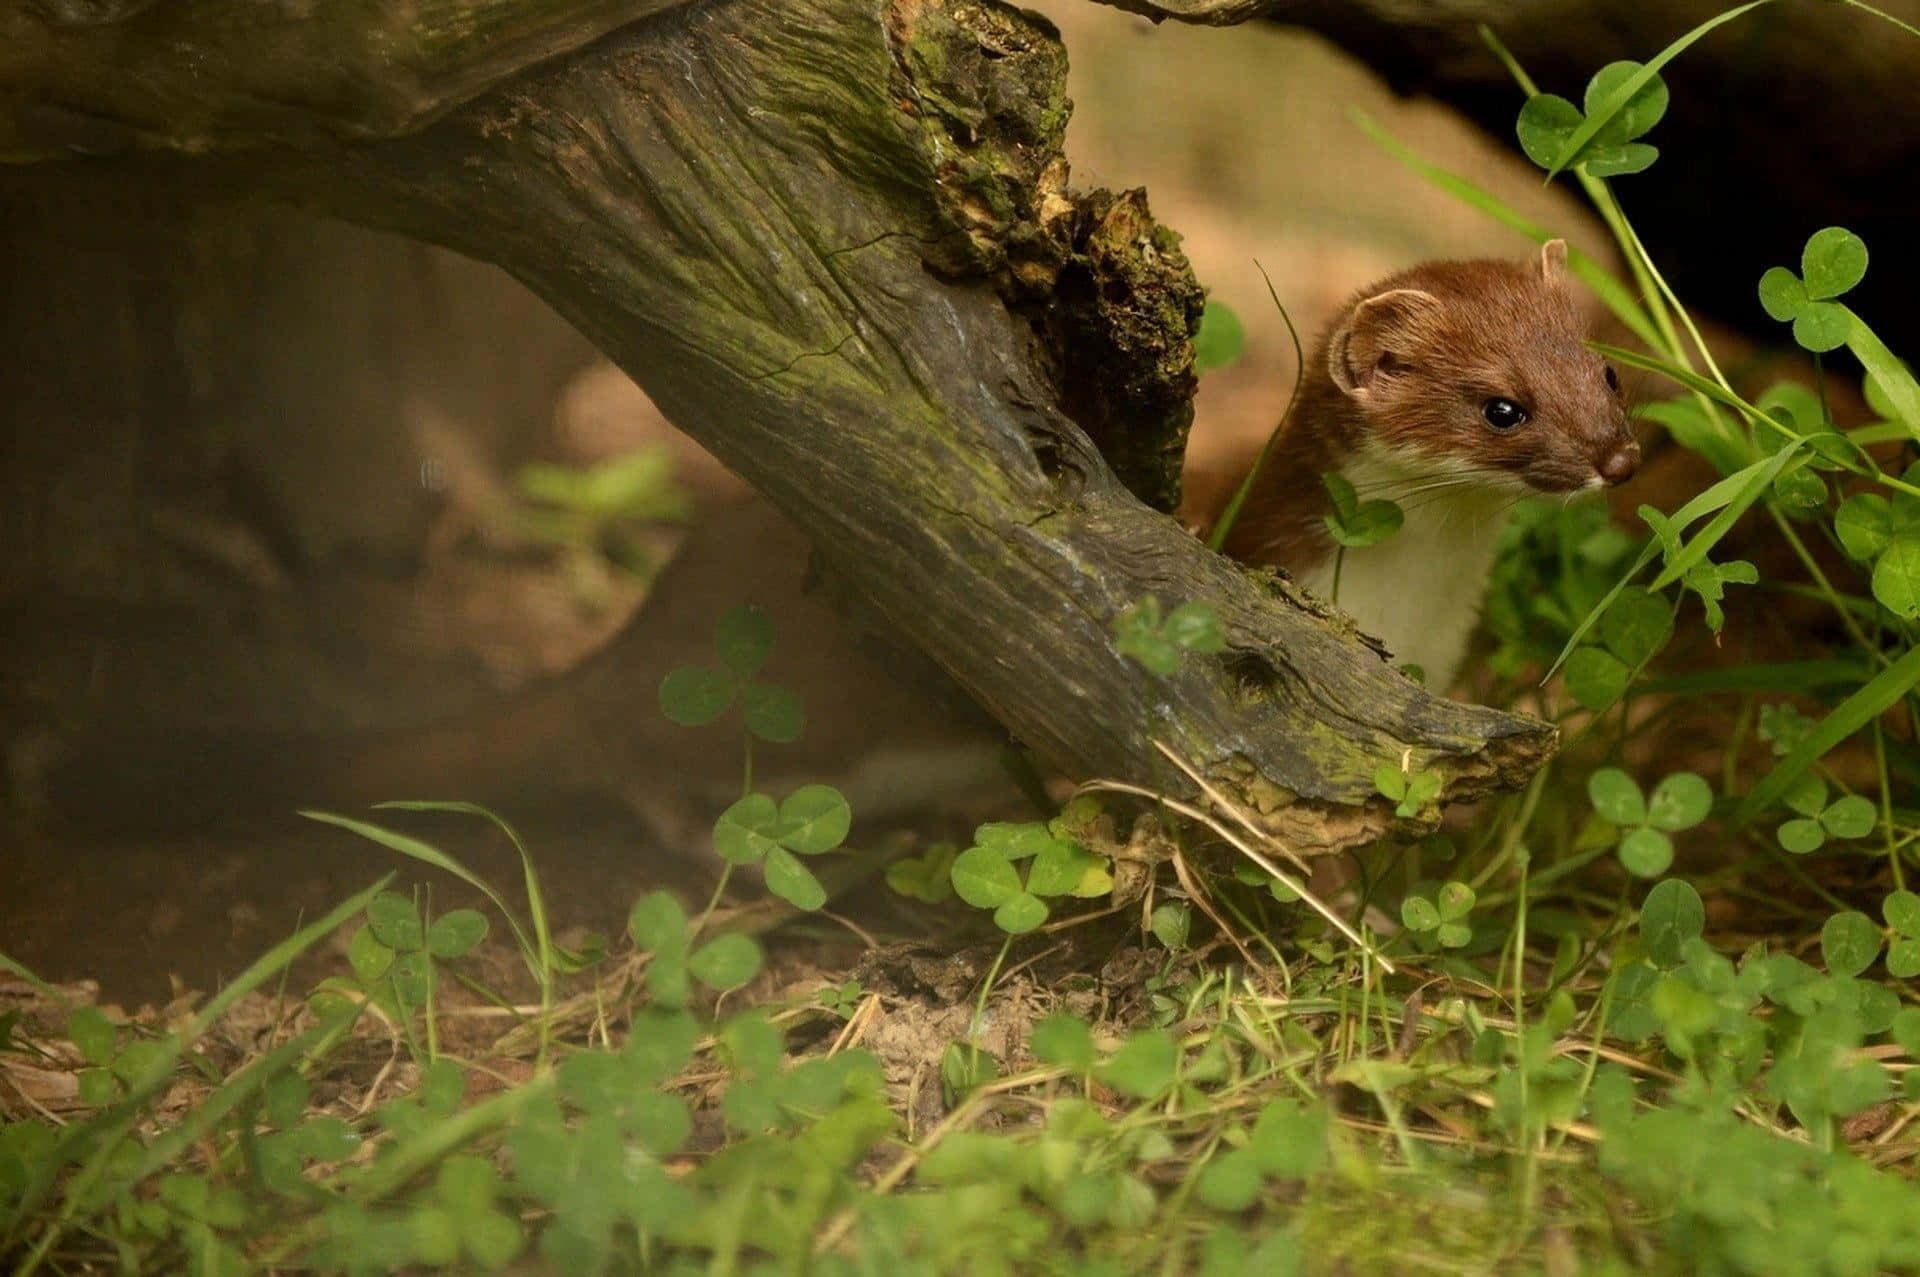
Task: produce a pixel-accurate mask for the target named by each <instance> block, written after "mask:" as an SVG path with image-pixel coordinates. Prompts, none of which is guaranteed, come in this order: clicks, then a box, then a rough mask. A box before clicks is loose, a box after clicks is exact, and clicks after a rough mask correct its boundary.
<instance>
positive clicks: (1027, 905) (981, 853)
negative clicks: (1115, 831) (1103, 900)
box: [948, 821, 1113, 935]
mask: <svg viewBox="0 0 1920 1277" xmlns="http://www.w3.org/2000/svg"><path fill="white" fill-rule="evenodd" d="M973 841H974V845H973V846H971V847H969V848H967V849H966V850H965V851H963V852H961V853H960V854H959V855H958V856H955V857H954V859H953V865H952V868H951V869H950V870H949V871H948V874H949V877H950V879H951V880H952V883H953V890H954V892H955V894H957V895H958V896H959V897H960V898H961V899H962V900H964V901H966V902H967V903H968V904H970V905H972V906H973V907H974V908H976V909H991V910H993V921H994V924H995V925H996V926H998V927H999V928H1000V929H1001V930H1002V931H1005V932H1007V933H1009V934H1011V935H1018V934H1020V933H1022V932H1026V931H1031V930H1033V929H1034V928H1035V927H1037V926H1039V925H1040V924H1041V923H1043V922H1045V921H1046V920H1047V915H1048V906H1047V902H1046V900H1045V899H1043V897H1051V896H1066V895H1072V896H1096V895H1104V894H1106V893H1107V892H1108V891H1110V890H1112V887H1113V878H1112V875H1111V873H1110V871H1109V870H1108V868H1107V862H1106V861H1105V860H1103V859H1102V858H1101V857H1099V856H1097V855H1095V854H1093V853H1092V852H1090V851H1088V850H1087V849H1086V848H1085V847H1083V846H1081V845H1080V844H1079V843H1078V842H1076V841H1075V840H1074V839H1072V838H1066V837H1062V836H1060V835H1058V834H1056V833H1054V831H1053V830H1052V829H1051V828H1049V827H1048V826H1047V825H1046V824H1043V823H1041V822H1038V821H1030V822H1026V823H1020V824H1014V823H1010V822H1003V821H990V822H988V823H987V824H984V825H981V826H980V827H979V828H978V829H976V830H974V834H973ZM1028 860H1030V861H1032V862H1033V863H1032V864H1031V865H1029V866H1028V867H1027V871H1026V876H1025V878H1024V879H1023V878H1022V876H1021V872H1020V869H1019V867H1018V862H1020V861H1028Z"/></svg>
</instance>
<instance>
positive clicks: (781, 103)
mask: <svg viewBox="0 0 1920 1277" xmlns="http://www.w3.org/2000/svg"><path fill="white" fill-rule="evenodd" d="M1064 70H1065V65H1064V57H1063V55H1062V53H1061V51H1060V48H1059V46H1058V43H1057V41H1056V40H1055V39H1054V35H1053V32H1052V31H1051V29H1050V28H1048V27H1047V26H1046V25H1045V24H1043V23H1041V22H1039V21H1037V20H1035V19H1032V18H1030V17H1028V16H1026V15H1023V14H1021V13H1019V12H1018V11H1016V10H1013V9H1009V8H1005V7H1003V6H1000V5H997V4H993V3H985V2H982V0H894V3H891V4H888V3H883V2H882V0H726V2H722V3H708V4H699V5H688V6H684V7H681V8H678V9H676V10H673V11H672V12H668V13H663V14H659V15H657V16H655V17H652V18H649V19H646V20H644V21H642V22H638V23H635V24H633V25H631V26H629V27H627V28H625V29H623V30H622V31H620V32H619V33H618V34H617V35H615V36H613V37H610V38H608V39H607V40H604V41H602V42H600V43H599V44H598V45H596V46H595V47H594V48H592V49H589V50H586V51H584V52H582V53H579V54H576V55H574V56H571V57H569V58H567V59H564V60H563V61H561V62H560V63H558V64H553V65H545V66H541V67H538V68H535V69H533V70H532V71H530V72H528V73H527V74H525V75H523V76H521V77H519V78H518V79H516V80H513V81H511V82H509V83H507V84H505V85H504V86H502V87H501V88H500V89H499V90H498V91H497V92H495V93H493V94H490V95H488V96H487V97H484V98H481V99H478V100H476V101H474V102H472V103H470V104H469V105H468V106H465V107H462V108H460V109H458V110H456V111H454V112H452V113H451V114H449V115H447V116H446V117H445V118H443V119H441V120H440V121H438V122H437V123H435V124H433V125H432V126H431V127H429V128H426V129H424V130H422V131H420V132H417V133H414V134H411V135H409V136H405V137H400V138H395V139H392V140H388V141H381V142H376V143H368V144H364V145H356V146H352V147H348V148H345V149H341V150H338V151H337V152H331V153H320V152H292V151H284V150H282V151H273V152H266V153H256V154H251V155H246V156H229V157H227V158H224V159H221V160H219V161H202V162H201V163H202V164H203V166H204V169H205V171H206V172H208V173H209V174H210V175H213V174H217V175H219V176H221V177H222V178H224V179H225V180H226V181H228V182H230V183H231V184H232V185H233V186H234V187H236V188H238V187H244V188H248V189H266V190H268V191H270V192H272V193H274V194H276V195H278V196H279V197H282V198H286V199H290V200H293V201H296V202H298V203H300V204H302V205H303V206H306V207H310V208H315V209H321V210H325V211H328V212H332V213H335V214H337V215H339V216H342V217H346V218H349V219H351V220H356V221H360V222H363V223H367V224H371V225H377V226H382V227H388V228H392V229H397V230H401V231H403V232H405V233H407V234H410V235H414V236H417V237H419V238H422V239H428V240H432V241H435V242H439V243H442V244H446V245H448V246H451V247H453V248H456V249H458V250H460V251H462V252H465V253H469V254H471V255H473V256H476V257H480V258H483V259H485V260H489V261H493V262H496V263H498V264H500V265H502V266H504V267H505V268H506V269H507V270H509V271H510V272H511V273H513V274H514V275H516V276H518V277H519V278H520V279H521V280H523V281H524V282H525V283H527V284H528V285H529V286H530V287H531V288H532V289H533V290H534V291H535V292H537V293H539V294H540V295H541V296H543V297H545V298H546V299H547V300H548V301H549V302H550V303H552V304H553V306H554V307H555V308H556V309H557V310H558V311H559V312H560V313H561V314H562V315H564V316H565V317H567V318H568V319H570V320H571V321H572V322H573V323H574V324H575V325H576V326H578V327H579V328H580V330H581V331H582V332H584V333H585V334H587V336H588V337H589V338H590V339H591V340H593V341H594V342H595V344H597V345H598V346H599V347H600V348H601V349H602V350H603V351H605V352H606V353H607V354H608V355H609V356H610V357H612V358H613V359H614V360H615V361H616V362H618V363H619V364H620V365H621V366H622V367H623V368H625V369H626V370H627V371H628V372H629V373H630V374H632V375H633V376H634V378H635V380H636V381H638V382H639V383H640V384H641V385H642V386H643V387H644V388H645V389H646V390H647V392H648V393H649V394H650V395H651V396H652V397H653V398H654V400H655V401H656V402H657V403H658V404H659V405H660V406H661V407H662V409H663V410H664V411H665V412H666V413H667V415H668V416H669V417H670V418H671V419H672V420H673V421H674V422H675V423H676V424H678V425H679V426H681V427H682V428H683V429H685V430H686V431H688V432H689V433H690V434H692V435H693V436H694V437H695V438H696V439H698V440H699V441H700V442H701V443H703V444H704V445H706V446H707V447H708V448H709V449H711V450H712V451H713V452H714V453H715V454H716V455H717V456H719V457H720V458H721V460H723V461H725V462H726V463H727V464H728V465H729V466H731V467H733V468H734V469H735V470H736V471H738V472H739V473H740V474H741V475H742V476H743V477H744V478H745V479H746V480H747V481H748V482H750V483H751V484H752V485H753V486H754V487H756V488H757V489H759V490H760V491H761V492H762V493H763V494H764V495H766V496H767V497H768V498H769V499H770V500H771V501H772V502H773V504H774V505H776V506H777V507H778V508H779V509H780V510H781V511H783V512H784V513H785V514H786V515H788V516H789V517H790V518H792V519H793V520H794V521H795V522H796V523H798V524H799V525H800V526H801V528H802V529H803V530H804V531H805V532H806V533H807V535H808V536H809V537H810V538H812V539H813V541H814V542H815V544H816V546H817V548H818V549H819V550H820V552H821V553H822V554H823V555H824V557H825V558H826V560H827V561H828V563H829V564H831V565H832V566H833V567H834V568H835V569H836V570H837V571H838V573H839V574H840V575H841V576H842V577H843V578H844V580H845V581H846V582H847V583H848V584H849V586H850V587H851V588H852V589H853V590H855V591H856V592H857V593H858V594H859V595H860V596H861V598H862V600H863V602H865V603H866V604H868V605H870V606H871V607H872V608H873V609H874V610H875V611H877V612H878V613H879V615H880V616H882V617H883V618H885V620H886V621H887V622H888V623H889V624H890V625H891V626H893V627H894V628H895V629H897V630H898V631H899V632H900V633H901V634H902V635H904V636H905V637H907V638H908V639H909V640H911V641H912V642H913V643H914V644H915V645H917V646H918V647H920V648H921V649H923V650H924V651H925V652H926V653H927V654H929V655H930V656H931V657H932V658H933V659H934V660H935V661H936V662H937V663H938V664H939V665H940V666H941V667H943V668H944V669H945V670H946V671H947V672H948V673H949V674H951V675H952V676H953V677H954V678H955V679H956V680H957V681H958V682H959V684H960V685H961V686H962V687H963V688H964V689H965V690H966V691H967V692H968V693H970V694H971V695H972V696H973V697H974V698H975V699H976V700H978V701H979V702H980V703H981V704H982V705H983V706H985V707H986V708H987V709H989V710H990V711H991V712H992V713H994V714H995V715H996V716H997V717H998V718H999V719H1000V720H1001V721H1002V722H1004V723H1005V724H1006V725H1007V726H1008V727H1009V728H1011V729H1012V731H1013V732H1014V733H1015V734H1016V735H1017V736H1018V737H1019V738H1020V739H1022V740H1023V741H1025V742H1026V743H1027V744H1029V745H1031V746H1033V747H1034V748H1035V749H1036V750H1037V751H1038V752H1039V753H1040V754H1041V755H1042V756H1043V757H1044V758H1046V759H1047V760H1048V761H1050V762H1052V763H1054V764H1055V765H1057V766H1059V767H1061V768H1062V769H1064V770H1066V771H1068V772H1071V773H1074V774H1081V775H1085V774H1105V775H1113V776H1122V777H1126V778H1130V779H1133V780H1136V781H1143V782H1147V783H1153V784H1158V785H1161V786H1163V787H1166V788H1168V789H1169V790H1172V791H1176V792H1184V791H1186V790H1187V789H1188V786H1187V785H1186V784H1185V782H1184V781H1183V780H1182V779H1181V778H1180V777H1179V776H1178V775H1177V774H1175V773H1173V772H1171V770H1170V769H1169V768H1168V767H1167V766H1166V764H1165V763H1164V761H1163V760H1162V758H1161V757H1160V755H1159V753H1158V751H1157V750H1156V748H1155V744H1154V742H1156V741H1164V742H1165V743H1166V744H1167V745H1169V746H1170V747H1171V748H1172V749H1173V750H1175V751H1176V752H1177V753H1178V754H1180V755H1181V756H1183V757H1184V758H1186V759H1189V760H1191V761H1192V762H1193V763H1194V764H1195V765H1197V766H1198V767H1200V768H1201V769H1202V770H1203V771H1205V772H1207V773H1209V774H1210V775H1212V776H1213V777H1214V778H1215V779H1216V780H1218V781H1219V782H1220V783H1221V784H1222V785H1223V787H1224V788H1225V789H1226V790H1227V791H1228V792H1229V793H1230V794H1232V795H1234V796H1236V797H1237V798H1239V799H1240V800H1241V801H1243V802H1244V803H1246V804H1247V805H1248V806H1249V807H1251V808H1253V809H1254V810H1255V811H1258V812H1261V813H1264V814H1265V815H1266V816H1267V817H1268V818H1269V820H1270V821H1271V823H1272V824H1273V826H1274V827H1275V828H1276V830H1278V831H1279V832H1280V833H1281V834H1282V836H1284V837H1286V838H1288V839H1290V840H1291V841H1292V842H1293V843H1294V844H1295V845H1296V846H1297V847H1299V848H1300V849H1301V850H1303V851H1308V852H1312V851H1324V850H1328V849H1332V848H1336V847H1340V846H1345V845H1349V844H1351V843H1354V842H1358V841H1361V840H1364V839H1367V838H1371V837H1375V836H1378V835H1379V834H1380V833H1382V832H1384V831H1386V830H1387V829H1388V828H1390V827H1392V826H1393V824H1394V823H1395V822H1394V817H1393V815H1392V812H1391V810H1390V807H1389V805H1388V804H1386V803H1385V802H1384V800H1382V799H1381V798H1379V796H1378V795H1377V794H1376V793H1375V792H1374V783H1373V779H1372V777H1373V774H1374V771H1375V768H1376V767H1377V766H1378V765H1379V764H1380V763H1383V762H1391V763H1393V764H1394V765H1396V766H1400V765H1410V766H1411V767H1413V768H1416V769H1421V768H1431V769H1434V770H1436V771H1438V772H1439V773H1440V774H1441V775H1442V776H1443V778H1444V780H1445V789H1444V796H1445V797H1446V798H1447V799H1453V798H1459V797H1466V796H1470V795H1475V794H1479V793H1481V792H1484V791H1485V790H1486V789H1488V788H1489V787H1491V786H1493V785H1501V784H1512V783H1515V782H1517V781H1519V780H1521V779H1523V778H1524V777H1525V776H1526V775H1527V774H1529V773H1530V772H1531V771H1532V770H1533V769H1534V768H1536V767H1537V766H1539V764H1540V763H1541V762H1543V761H1544V759H1545V758H1546V757H1547V756H1548V754H1549V753H1550V752H1551V750H1552V748H1553V745H1554V740H1555V736H1554V733H1553V731H1552V729H1551V728H1549V727H1548V726H1546V725H1545V724H1542V723H1539V722H1536V721H1534V720H1531V719H1526V718H1519V717H1514V716H1511V715H1506V714H1501V713H1497V712H1495V711H1492V710H1488V709H1484V708H1481V707H1476V706H1469V705H1461V704H1457V703H1454V702H1451V701H1447V700H1445V699H1442V698H1439V697H1435V696H1432V695H1429V694H1428V693H1426V692H1425V691H1423V690H1422V689H1420V688H1419V687H1417V686H1416V685H1414V684H1412V683H1410V682H1408V681H1407V680H1405V679H1403V678H1401V677H1400V676H1399V675H1398V674H1396V673H1394V672H1392V671H1391V670H1390V669H1389V667H1388V666H1387V665H1386V664H1385V662H1384V661H1383V660H1382V659H1381V657H1380V654H1379V653H1378V652H1376V651H1374V650H1371V649H1369V648H1368V647H1367V646H1365V645H1363V644H1362V643H1360V642H1357V641H1355V640H1354V638H1353V636H1352V635H1351V634H1348V633H1342V632H1341V630H1340V627H1339V626H1338V624H1337V623H1334V622H1330V621H1329V620H1327V619H1326V618H1325V617H1324V616H1322V615H1316V614H1315V613H1314V612H1313V611H1312V610H1310V608H1309V607H1308V606H1307V605H1305V604H1303V603H1302V601H1301V600H1300V598H1299V597H1298V596H1296V595H1295V594H1294V593H1293V592H1292V591H1291V590H1290V589H1289V588H1288V587H1286V586H1284V585H1282V584H1279V583H1277V582H1275V581H1274V580H1273V579H1271V578H1270V577H1264V576H1250V575H1248V574H1246V573H1243V572H1242V571H1240V570H1239V569H1237V568H1236V567H1234V566H1233V565H1232V564H1230V563H1228V562H1227V561H1225V560H1223V559H1221V558H1219V557H1218V556H1216V555H1213V554H1211V553H1209V552H1208V551H1207V550H1206V549H1205V548H1204V547H1203V546H1201V545H1200V544H1199V543H1198V542H1197V541H1196V540H1194V539H1193V538H1192V537H1191V536H1189V535H1187V534H1186V533H1185V532H1183V531H1182V530H1181V529H1180V528H1179V527H1178V526H1177V525H1176V524H1175V523H1174V522H1173V520H1172V519H1171V518H1169V517H1168V516H1167V515H1165V514H1163V513H1160V512H1158V511H1156V510H1155V509H1152V508H1149V506H1148V505H1146V504H1143V503H1142V501H1141V500H1140V499H1139V497H1138V496H1136V495H1135V493H1136V492H1137V493H1139V494H1141V495H1143V496H1145V497H1146V498H1147V499H1149V500H1151V501H1153V502H1154V503H1155V504H1157V505H1160V506H1162V507H1166V506H1170V505H1171V503H1172V496H1173V492H1172V487H1171V484H1170V483H1169V481H1168V476H1169V475H1170V473H1171V472H1172V466H1173V465H1174V464H1175V462H1176V460H1177V452H1178V448H1179V446H1180V443H1181V439H1182V436H1183V433H1184V428H1185V424H1186V420H1187V413H1188V411H1189V409H1188V406H1187V394H1188V392H1189V391H1190V386H1191V380H1190V379H1191V347H1190V341H1189V338H1190V336H1191V332H1192V328H1193V325H1194V323H1195V322H1196V320H1197V315H1198V302H1199V295H1198V291H1197V289H1196V287H1195V286H1194V284H1193V282H1192V279H1191V275H1190V272H1188V270H1187V268H1186V264H1185V262H1184V259H1182V258H1181V256H1180V254H1179V251H1178V247H1177V239H1176V238H1175V237H1174V236H1172V235H1170V234H1169V233H1168V232H1166V231H1165V230H1163V229H1161V228H1159V227H1156V226H1155V225H1153V223H1152V222H1151V220H1150V219H1149V218H1148V217H1147V215H1146V212H1145V205H1144V200H1143V199H1141V198H1139V197H1138V196H1123V197H1117V198H1116V197H1111V196H1094V197H1087V198H1084V199H1077V198H1075V197H1073V196H1071V195H1070V194H1069V193H1068V192H1067V190H1066V188H1065V178H1066V166H1065V161H1064V158H1063V156H1062V154H1061V150H1060V147H1061V139H1062V135H1063V132H1064V128H1065V123H1066V117H1067V110H1068V103H1067V101H1066V99H1065V96H1064V92H1063V75H1064ZM1116 387H1124V388H1125V390H1124V393H1116ZM1063 405H1065V406H1071V407H1072V408H1073V409H1074V410H1075V411H1077V412H1079V413H1080V414H1081V416H1082V418H1083V421H1082V422H1080V423H1076V422H1075V421H1074V420H1072V419H1070V418H1069V416H1068V415H1067V413H1066V411H1065V409H1064V407H1063ZM1083 426H1084V427H1085V428H1083ZM1090 432H1091V433H1092V434H1094V435H1098V436H1100V437H1101V438H1102V439H1103V440H1104V441H1105V443H1106V449H1107V453H1108V457H1109V458H1113V459H1116V460H1117V461H1118V462H1119V463H1120V465H1121V467H1122V471H1123V474H1124V477H1125V479H1126V480H1127V482H1125V483H1123V482H1122V479H1121V478H1120V477H1116V474H1115V472H1114V471H1113V470H1112V469H1110V467H1109V464H1108V459H1106V458H1103V456H1102V453H1101V450H1100V449H1099V448H1096V446H1095V444H1094V442H1093V441H1092V439H1091V438H1090V437H1089V436H1090ZM1129 486H1131V488H1132V489H1133V490H1132V491H1130V490H1129ZM1148 594H1154V595H1157V596H1158V597H1159V598H1160V599H1161V600H1162V601H1163V602H1165V603H1166V604H1169V605H1171V604H1175V603H1179V602H1184V601H1186V600H1188V599H1199V600H1203V601H1205V602H1206V603H1208V604H1209V605H1210V606H1211V607H1212V608H1213V610H1214V611H1215V613H1216V614H1217V615H1218V617H1219V619H1220V621H1221V623H1222V627H1223V629H1224V632H1225V636H1226V641H1227V648H1226V651H1225V652H1223V653H1220V654H1218V655H1207V656H1202V655H1190V656H1189V657H1188V658H1187V659H1186V660H1185V661H1184V663H1183V664H1182V666H1181V668H1180V669H1179V671H1178V672H1177V673H1176V674H1174V675H1172V676H1170V677H1160V676H1157V675H1155V674H1152V673H1150V672H1148V671H1147V670H1146V669H1145V668H1144V667H1142V666H1141V665H1139V664H1138V663H1136V662H1135V661H1133V660H1131V659H1129V658H1127V657H1125V656H1123V655H1121V654H1120V653H1119V652H1118V651H1116V649H1115V644H1114V638H1113V630H1114V624H1115V620H1116V618H1117V617H1118V616H1119V615H1120V614H1121V613H1122V612H1124V611H1125V610H1126V609H1127V608H1129V607H1130V606H1132V605H1133V604H1134V603H1136V602H1137V601H1138V600H1140V599H1141V598H1142V597H1144V596H1146V595H1148Z"/></svg>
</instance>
